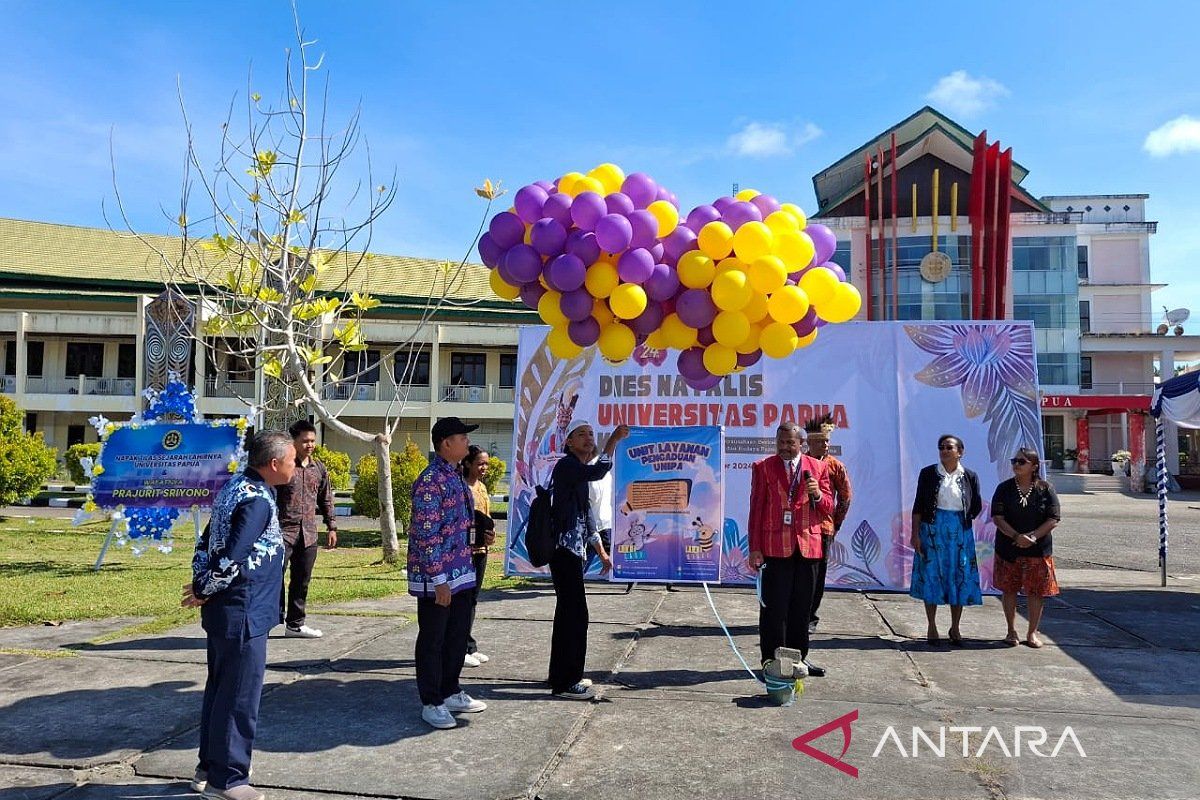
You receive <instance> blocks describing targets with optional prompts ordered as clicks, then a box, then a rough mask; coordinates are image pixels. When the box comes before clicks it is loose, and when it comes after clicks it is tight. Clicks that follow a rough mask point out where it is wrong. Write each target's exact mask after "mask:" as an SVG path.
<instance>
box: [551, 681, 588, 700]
mask: <svg viewBox="0 0 1200 800" xmlns="http://www.w3.org/2000/svg"><path fill="white" fill-rule="evenodd" d="M554 695H555V697H565V698H567V699H568V700H591V699H592V698H593V697H595V696H596V693H595V692H594V691H593V690H592V687H591V686H590V685H585V684H584V682H583V681H580V682H579V683H577V684H575V685H574V686H572V687H571V688H570V689H567V690H566V691H565V692H555V693H554Z"/></svg>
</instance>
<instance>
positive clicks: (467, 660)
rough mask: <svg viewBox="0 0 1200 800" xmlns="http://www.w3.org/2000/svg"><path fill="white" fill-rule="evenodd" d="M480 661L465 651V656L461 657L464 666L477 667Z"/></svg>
mask: <svg viewBox="0 0 1200 800" xmlns="http://www.w3.org/2000/svg"><path fill="white" fill-rule="evenodd" d="M481 663H483V662H481V661H480V660H479V659H478V658H476V657H475V656H473V655H471V654H470V653H467V655H466V657H464V658H463V666H464V667H478V666H479V665H480V664H481Z"/></svg>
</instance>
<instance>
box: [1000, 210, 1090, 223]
mask: <svg viewBox="0 0 1200 800" xmlns="http://www.w3.org/2000/svg"><path fill="white" fill-rule="evenodd" d="M1009 222H1010V223H1011V224H1014V225H1074V224H1077V223H1080V222H1083V212H1082V211H1050V212H1041V211H1021V212H1018V213H1015V214H1010V215H1009Z"/></svg>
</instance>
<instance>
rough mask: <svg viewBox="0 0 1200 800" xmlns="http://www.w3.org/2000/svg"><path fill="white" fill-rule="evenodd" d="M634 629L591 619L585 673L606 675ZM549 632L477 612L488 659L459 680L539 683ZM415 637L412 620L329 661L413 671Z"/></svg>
mask: <svg viewBox="0 0 1200 800" xmlns="http://www.w3.org/2000/svg"><path fill="white" fill-rule="evenodd" d="M635 631H636V629H635V628H633V627H632V626H626V625H606V624H597V623H595V622H592V624H591V625H590V626H589V627H588V653H587V662H586V670H587V675H588V676H589V677H591V678H592V679H593V680H606V679H607V678H608V675H609V673H610V672H611V671H612V670H613V669H614V668H615V667H616V666H617V663H618V662H619V661H620V660H621V658H622V657H623V656H624V655H625V653H626V651H627V650H628V649H629V646H630V644H631V643H632V641H633V638H634V634H635ZM550 633H551V623H550V622H543V621H540V620H512V619H481V618H479V617H476V618H475V629H474V634H475V639H476V640H477V641H478V642H479V649H480V650H482V651H483V652H485V653H487V654H488V655H489V656H491V660H490V661H488V662H487V663H486V664H483V665H481V666H479V667H468V668H466V669H464V670H463V681H464V682H465V683H468V684H470V685H472V686H473V685H475V684H476V683H478V682H481V681H482V682H487V681H495V680H505V681H527V682H531V683H537V684H538V685H539V686H540V685H541V683H542V682H543V681H545V680H546V670H547V668H548V665H549V664H550ZM416 639H417V626H416V625H415V624H413V625H410V626H408V627H406V628H403V629H400V630H397V631H393V632H391V633H388V634H385V635H384V636H381V637H379V638H377V639H375V640H374V641H371V642H369V643H367V644H365V645H364V646H362V647H360V648H358V649H357V650H355V651H354V652H352V653H350V654H348V655H346V656H344V657H341V658H338V659H336V660H335V661H334V662H333V663H332V665H331V666H332V668H333V669H334V670H336V671H338V672H343V673H345V672H374V673H388V674H393V675H415V674H416V673H415V667H414V662H413V653H414V648H415V646H416Z"/></svg>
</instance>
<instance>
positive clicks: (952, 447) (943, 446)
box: [938, 444, 958, 450]
mask: <svg viewBox="0 0 1200 800" xmlns="http://www.w3.org/2000/svg"><path fill="white" fill-rule="evenodd" d="M957 449H958V445H956V444H939V445H938V450H957Z"/></svg>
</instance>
